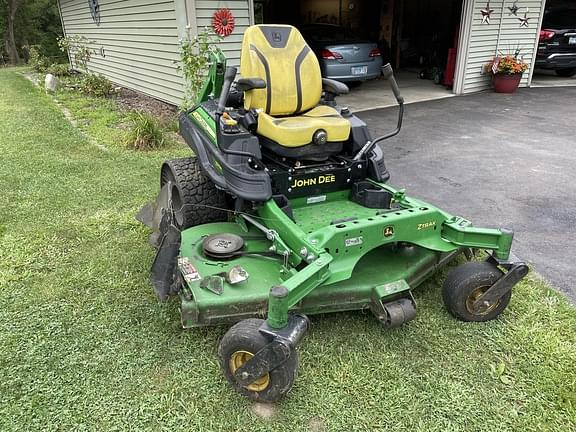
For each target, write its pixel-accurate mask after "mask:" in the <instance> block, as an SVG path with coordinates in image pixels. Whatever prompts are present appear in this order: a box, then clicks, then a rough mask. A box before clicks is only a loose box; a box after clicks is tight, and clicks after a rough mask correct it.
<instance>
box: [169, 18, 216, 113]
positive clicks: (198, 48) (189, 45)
mask: <svg viewBox="0 0 576 432" xmlns="http://www.w3.org/2000/svg"><path fill="white" fill-rule="evenodd" d="M221 40H222V38H221V37H220V36H218V35H217V34H215V33H214V32H212V31H211V30H209V29H208V28H207V27H206V28H204V30H203V31H201V32H200V33H199V34H198V35H197V36H195V37H194V38H192V39H183V40H182V41H181V42H180V60H179V61H175V63H176V65H177V68H178V70H179V71H180V72H182V75H183V77H184V83H185V85H184V92H185V94H184V101H183V103H182V109H186V108H190V107H191V106H193V105H194V104H195V103H196V102H197V99H198V96H200V92H201V90H202V87H203V86H204V82H205V80H206V72H207V71H208V68H209V67H210V64H209V63H210V53H211V52H212V51H214V50H216V49H217V45H218V43H219V42H220V41H221Z"/></svg>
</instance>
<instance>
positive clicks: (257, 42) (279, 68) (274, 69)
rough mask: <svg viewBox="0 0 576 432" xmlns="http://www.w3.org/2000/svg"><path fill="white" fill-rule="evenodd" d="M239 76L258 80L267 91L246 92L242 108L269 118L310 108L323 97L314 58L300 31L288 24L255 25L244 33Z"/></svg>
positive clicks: (319, 74) (320, 76)
mask: <svg viewBox="0 0 576 432" xmlns="http://www.w3.org/2000/svg"><path fill="white" fill-rule="evenodd" d="M240 75H241V76H243V77H244V78H261V79H263V80H264V81H265V82H266V88H264V89H254V90H250V91H247V92H245V94H244V108H246V109H251V108H255V109H263V110H264V111H265V112H266V113H267V114H270V115H272V116H284V115H293V114H300V113H302V112H306V111H308V110H309V109H312V108H313V107H315V106H316V105H318V102H319V101H320V96H321V94H322V74H321V72H320V65H319V63H318V59H317V58H316V55H315V54H314V52H313V51H312V49H310V47H309V46H308V44H307V43H306V41H305V40H304V38H303V37H302V35H301V34H300V32H299V31H298V30H297V29H296V28H295V27H292V26H289V25H268V24H265V25H256V26H252V27H249V28H248V29H246V31H245V32H244V37H243V39H242V54H241V57H240Z"/></svg>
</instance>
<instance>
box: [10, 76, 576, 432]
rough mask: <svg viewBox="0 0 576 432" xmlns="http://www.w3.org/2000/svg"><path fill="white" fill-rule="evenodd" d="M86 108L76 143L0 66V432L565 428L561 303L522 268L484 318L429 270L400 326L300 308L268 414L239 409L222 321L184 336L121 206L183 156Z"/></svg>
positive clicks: (56, 115)
mask: <svg viewBox="0 0 576 432" xmlns="http://www.w3.org/2000/svg"><path fill="white" fill-rule="evenodd" d="M94 104H95V105H96V106H94V109H93V110H86V112H84V113H83V115H84V117H85V119H84V120H81V121H84V122H88V123H87V127H86V129H85V130H86V131H88V132H90V131H91V130H92V129H90V127H91V124H92V123H94V124H97V125H96V126H94V127H95V128H96V130H97V132H95V137H93V138H92V139H89V138H88V137H87V136H86V135H85V134H83V133H80V132H79V131H78V130H77V129H75V128H74V127H73V126H72V125H71V124H70V123H69V122H68V121H67V120H66V119H65V118H64V116H63V115H62V113H61V111H60V109H59V108H58V107H57V106H56V105H55V104H54V102H53V101H52V98H51V97H48V96H46V95H44V94H43V93H42V92H41V91H40V90H38V89H36V88H34V87H33V85H32V84H31V83H30V82H28V81H27V80H26V79H25V78H23V77H22V76H20V75H19V74H18V73H16V72H15V71H14V70H0V132H1V135H0V154H1V160H0V161H1V163H0V191H1V193H0V430H1V431H29V430H42V431H51V430H63V431H65V430H95V431H102V430H127V429H129V430H154V431H158V430H170V431H174V430H186V431H219V430H222V431H285V430H290V431H307V430H312V431H322V430H329V431H353V430H358V431H364V430H382V431H384V430H386V431H400V430H410V431H562V432H566V431H574V430H576V373H575V369H574V366H575V364H576V310H575V309H574V308H573V307H572V306H570V305H569V304H568V303H567V302H566V301H565V300H564V299H563V298H562V297H561V296H559V295H558V294H556V293H555V292H553V291H552V290H550V289H549V288H548V287H547V286H546V284H545V283H544V282H543V281H541V280H540V279H539V278H538V277H537V276H535V275H531V276H530V277H529V278H528V279H527V280H526V281H524V282H522V283H521V284H520V285H519V286H518V287H517V288H516V289H515V292H514V295H513V299H512V302H511V305H510V307H509V309H508V310H507V311H506V312H505V313H504V314H503V315H502V317H501V318H500V319H499V320H497V321H494V322H491V323H486V324H471V323H461V322H457V321H455V320H454V319H452V318H451V317H450V316H449V315H448V314H447V312H446V311H445V310H444V308H443V307H442V304H441V300H440V288H439V285H440V283H441V281H442V275H438V277H436V278H435V279H434V280H431V281H430V283H428V284H427V285H425V286H423V287H422V288H421V289H419V290H418V291H417V292H416V300H417V301H418V304H419V310H420V313H419V315H418V317H417V319H416V320H415V321H413V322H411V323H409V324H408V325H406V326H404V327H402V328H399V329H394V330H384V329H383V328H382V327H381V326H380V325H379V324H378V322H377V321H376V320H375V319H374V318H373V317H372V316H371V315H370V314H369V313H349V314H339V315H330V316H324V317H314V318H313V320H312V323H313V326H312V329H311V331H310V332H309V334H308V335H307V336H306V338H305V339H304V341H303V342H302V344H301V346H300V348H299V352H300V358H301V369H300V375H299V378H298V380H297V381H296V385H295V387H294V389H293V390H292V392H291V393H290V394H289V396H288V397H287V398H286V399H285V400H283V401H282V402H281V403H279V404H278V405H277V406H276V407H275V414H274V416H273V417H272V418H271V419H263V418H261V417H259V416H257V415H255V414H254V409H253V408H254V407H253V405H252V404H251V403H250V402H249V401H247V400H245V399H243V398H242V397H240V396H238V395H237V394H235V393H234V392H233V391H232V390H231V389H230V388H229V386H228V385H227V384H226V382H225V381H224V379H223V377H222V375H221V373H220V370H219V367H218V365H217V362H216V349H217V344H218V340H219V338H220V337H221V336H222V335H223V334H224V332H225V331H226V328H210V329H197V330H193V331H183V330H182V329H180V327H179V313H178V304H177V301H176V300H173V301H170V302H168V303H166V304H160V303H158V302H157V300H156V299H155V297H154V295H153V293H152V289H151V287H150V285H149V283H148V268H149V265H150V261H151V259H152V255H153V251H152V250H151V249H150V248H149V247H148V245H147V235H148V232H147V230H146V229H145V228H144V227H142V226H140V225H139V224H138V223H137V222H136V221H135V220H134V214H135V212H136V211H137V210H138V209H139V207H140V206H141V205H142V204H143V203H144V202H146V201H147V200H150V199H151V198H153V196H154V195H155V193H156V191H157V188H158V171H159V167H160V164H161V162H162V161H163V160H164V159H165V158H169V157H173V156H180V155H183V154H186V150H185V149H182V148H172V149H169V150H163V151H157V152H148V153H138V152H133V151H128V150H125V149H124V148H123V147H122V146H121V145H116V146H114V145H110V142H107V140H111V137H118V132H117V131H115V125H116V124H115V122H116V121H117V120H118V118H117V116H116V115H115V114H114V113H108V114H105V113H102V112H101V109H100V108H101V107H102V106H109V105H106V104H105V103H102V102H98V101H96V102H94ZM100 104H101V105H100ZM72 105H74V104H72ZM109 108H110V106H109ZM111 108H112V109H113V108H114V107H111ZM71 110H72V111H73V113H74V112H75V110H74V109H71ZM76 113H77V114H78V113H79V112H76ZM79 114H82V113H79ZM91 115H93V116H97V117H98V118H97V119H94V118H92V119H91V118H90V116H91ZM107 116H108V117H107ZM103 117H106V118H107V119H108V120H107V121H104V120H103ZM98 122H100V123H98ZM98 125H99V126H98ZM106 130H109V134H107V133H106V132H105V131H106ZM94 141H97V142H100V143H104V144H106V149H102V148H101V147H98V146H97V145H95V142H94ZM466 216H471V215H466Z"/></svg>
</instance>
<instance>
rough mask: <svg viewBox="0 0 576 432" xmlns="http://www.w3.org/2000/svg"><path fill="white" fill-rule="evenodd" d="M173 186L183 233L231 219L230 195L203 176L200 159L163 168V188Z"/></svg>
mask: <svg viewBox="0 0 576 432" xmlns="http://www.w3.org/2000/svg"><path fill="white" fill-rule="evenodd" d="M169 181H171V182H172V205H173V206H174V213H175V215H176V226H177V227H178V228H179V229H180V230H184V229H186V228H190V227H193V226H196V225H202V224H205V223H210V222H222V221H225V220H226V219H227V212H226V209H227V207H228V205H227V202H226V194H225V193H224V192H223V191H222V190H220V189H218V188H216V186H215V185H214V183H213V182H212V181H211V180H210V178H209V177H208V176H207V175H206V174H204V172H202V169H201V167H200V163H199V162H198V160H197V159H196V158H182V159H172V160H168V161H166V162H164V164H162V169H161V171H160V187H163V186H164V185H165V184H166V183H168V182H169Z"/></svg>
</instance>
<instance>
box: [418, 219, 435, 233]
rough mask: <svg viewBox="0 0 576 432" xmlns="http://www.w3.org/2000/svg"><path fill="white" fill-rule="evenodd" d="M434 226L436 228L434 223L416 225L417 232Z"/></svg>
mask: <svg viewBox="0 0 576 432" xmlns="http://www.w3.org/2000/svg"><path fill="white" fill-rule="evenodd" d="M435 226H436V221H430V222H424V223H419V224H418V231H420V230H423V229H427V228H432V227H435Z"/></svg>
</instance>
